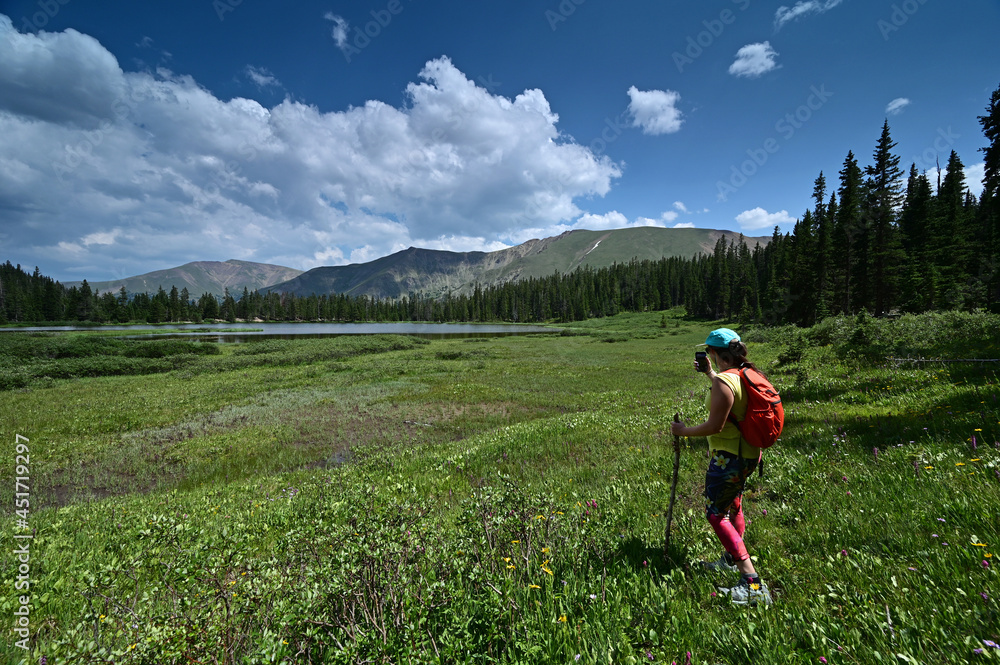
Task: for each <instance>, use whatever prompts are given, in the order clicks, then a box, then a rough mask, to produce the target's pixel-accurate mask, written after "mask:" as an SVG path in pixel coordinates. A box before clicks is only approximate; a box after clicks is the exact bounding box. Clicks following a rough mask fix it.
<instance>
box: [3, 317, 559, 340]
mask: <svg viewBox="0 0 1000 665" xmlns="http://www.w3.org/2000/svg"><path fill="white" fill-rule="evenodd" d="M213 329H215V330H220V331H223V330H224V331H225V332H212V330H213ZM74 330H121V331H124V332H128V331H135V330H158V331H162V332H160V333H157V334H143V335H134V336H133V335H125V337H137V338H141V339H162V338H181V337H183V338H192V337H197V338H198V339H202V340H206V341H216V342H223V343H232V342H243V341H246V340H247V339H248V338H250V337H253V338H254V339H260V338H263V339H308V338H317V337H332V336H336V335H377V334H382V335H415V336H418V337H424V338H428V339H447V338H452V339H453V338H472V337H503V336H507V335H529V334H534V333H550V334H554V333H558V332H559V331H560V329H559V328H545V327H542V326H532V325H523V324H513V323H506V324H505V323H496V324H494V323H400V322H393V323H190V324H177V325H151V324H146V325H133V326H113V325H107V326H39V327H31V328H3V329H0V332H55V331H74ZM185 330H188V331H191V332H184V331H185Z"/></svg>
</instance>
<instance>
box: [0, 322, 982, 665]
mask: <svg viewBox="0 0 1000 665" xmlns="http://www.w3.org/2000/svg"><path fill="white" fill-rule="evenodd" d="M916 318H917V317H914V319H916ZM984 318H989V317H987V315H978V314H977V315H953V316H952V315H949V316H937V317H935V316H928V317H926V318H924V319H919V320H910V319H906V317H904V319H905V320H901V321H897V322H878V321H871V320H865V319H862V320H861V321H855V320H853V319H851V320H843V321H841V322H839V324H836V325H835V324H830V323H827V324H825V325H824V324H821V325H820V326H817V327H816V328H814V329H812V330H810V331H796V330H791V329H785V330H754V331H747V334H746V335H745V337H746V338H747V339H749V340H750V346H751V355H752V358H753V359H754V361H755V362H757V363H758V365H759V366H761V367H762V368H763V369H764V370H765V371H767V372H768V373H769V375H770V376H771V378H772V380H773V381H774V382H775V384H776V385H777V386H778V387H779V389H780V390H781V391H782V394H783V397H784V400H785V404H786V416H787V419H788V420H787V425H786V430H785V432H784V434H783V437H782V440H781V441H780V442H779V444H777V445H776V446H775V447H774V448H772V449H770V450H769V451H767V453H765V458H766V460H767V463H766V465H765V468H766V472H765V475H764V476H763V477H758V476H754V477H753V479H752V480H751V482H750V485H749V486H748V492H747V501H746V502H745V506H746V511H747V514H748V518H749V521H750V526H749V529H748V534H747V537H748V541H747V542H748V547H749V549H750V551H751V553H752V554H753V555H754V556H755V559H756V563H757V567H758V569H759V570H760V571H761V573H762V575H763V576H764V579H765V581H766V582H767V583H768V585H769V586H770V588H771V590H772V592H773V593H774V595H775V597H776V601H777V602H776V604H775V605H774V606H772V607H770V608H749V609H748V608H738V607H733V606H731V605H730V604H728V602H727V601H726V600H725V598H724V597H722V596H721V595H720V594H718V593H717V592H716V585H718V584H724V583H731V582H732V581H733V580H730V579H728V578H727V577H725V576H722V575H719V574H712V573H707V572H704V571H702V570H700V568H699V566H698V565H697V562H698V561H699V560H700V559H708V558H712V559H714V558H715V557H716V556H717V555H718V551H719V546H718V543H717V541H716V540H715V537H714V534H713V533H712V531H711V529H710V528H709V527H708V525H707V523H706V522H705V520H704V516H703V507H702V506H703V504H702V499H701V497H700V489H701V483H702V480H703V477H704V475H703V474H704V468H705V455H704V453H705V451H704V441H703V440H691V441H687V442H685V444H684V448H683V454H682V457H681V459H682V462H681V469H680V484H679V488H678V506H677V507H675V513H674V532H673V534H672V539H671V543H672V546H671V550H670V552H669V553H668V555H669V556H668V557H667V558H666V559H665V558H664V556H663V537H664V533H663V529H664V525H665V518H664V510H665V508H666V504H667V501H668V499H669V488H670V477H671V474H672V452H671V445H670V443H671V440H670V437H669V436H668V435H667V434H666V432H668V426H667V425H668V422H669V421H670V420H671V419H672V417H673V414H674V413H675V412H679V413H680V414H681V416H682V418H683V419H685V420H688V421H692V422H700V421H701V420H702V419H703V418H704V417H705V415H706V411H705V405H704V400H705V394H706V392H705V388H706V386H707V384H706V382H705V381H704V379H703V378H701V377H699V376H697V375H695V374H694V373H693V372H692V371H691V362H692V358H691V352H692V350H693V349H692V347H693V345H694V344H696V343H699V342H701V341H703V340H704V335H705V332H706V331H707V330H708V329H710V328H711V327H715V326H716V325H718V323H716V322H692V321H688V320H686V319H684V318H683V316H682V313H681V312H671V313H669V314H668V317H667V321H666V327H661V325H660V324H661V314H660V313H655V314H654V313H650V314H643V315H638V314H633V315H622V316H620V317H615V318H612V319H607V320H601V321H588V322H582V323H579V324H574V327H573V329H572V330H569V331H568V332H566V333H564V334H563V335H527V336H518V337H502V338H494V339H474V340H435V341H432V342H424V341H419V340H413V339H412V338H401V337H391V336H386V337H380V338H365V339H351V338H344V337H340V338H333V339H328V340H308V341H303V342H258V343H247V344H244V345H238V346H225V347H222V348H216V349H215V351H214V352H208V353H203V354H197V355H195V354H187V353H185V352H184V350H183V349H181V348H180V347H177V348H178V351H179V352H178V353H176V354H174V355H170V354H168V355H165V356H164V358H165V359H166V360H167V361H169V362H175V361H176V358H178V357H181V356H186V355H195V357H193V358H191V359H190V360H187V361H185V363H184V364H182V365H178V366H177V367H176V368H174V369H168V370H165V371H160V370H158V369H154V370H150V371H149V372H147V373H144V374H137V375H124V376H122V375H105V376H90V377H70V378H55V377H50V378H48V379H44V378H35V379H32V380H31V381H30V382H29V383H28V384H27V385H25V386H23V387H20V388H18V389H15V390H7V391H5V392H0V422H3V423H4V433H3V437H4V439H5V440H8V441H9V442H10V449H9V454H8V455H7V456H5V457H4V458H3V459H0V468H2V470H3V473H4V474H5V477H8V478H12V477H14V476H15V475H20V474H19V473H17V474H15V468H14V463H15V455H14V448H15V434H20V435H22V436H25V437H28V438H29V439H30V442H29V444H28V446H29V447H30V453H31V454H30V484H31V508H30V511H31V512H30V515H29V517H28V519H29V522H30V525H31V527H32V528H33V529H35V537H34V540H32V541H30V547H31V555H30V578H31V584H32V586H31V589H30V594H31V596H30V602H31V604H30V625H31V639H30V643H29V645H30V647H31V652H30V656H29V660H28V662H38V661H39V659H40V658H41V657H42V656H45V657H46V658H47V662H48V663H50V664H51V663H106V662H116V663H157V664H161V663H188V662H192V661H194V662H220V663H222V662H229V663H241V662H247V663H259V662H275V663H278V662H288V663H308V662H313V663H318V662H368V661H373V662H374V661H377V662H407V663H409V662H456V663H458V662H476V663H485V662H525V663H527V662H539V663H541V662H580V663H609V662H659V663H671V662H672V661H675V662H679V663H682V662H685V659H686V658H687V653H688V652H690V653H691V662H692V663H709V664H714V663H728V664H730V665H735V664H737V663H748V664H749V663H761V662H766V663H817V662H820V661H819V659H820V658H821V657H822V658H825V659H826V660H827V662H829V663H956V662H957V663H961V662H998V661H1000V649H996V648H992V647H990V646H988V645H987V644H986V643H985V642H984V640H992V641H994V642H1000V607H998V601H997V598H996V596H997V594H998V593H1000V591H997V589H1000V584H998V583H997V582H998V578H997V572H996V568H997V566H998V565H1000V561H998V560H997V558H996V557H993V556H991V555H992V554H993V553H994V552H996V551H998V550H1000V523H998V520H997V517H996V516H997V511H996V510H995V506H996V505H997V503H998V499H1000V444H995V442H996V441H998V440H1000V405H998V404H997V402H998V399H1000V390H998V376H997V373H996V368H994V367H993V366H991V365H990V364H988V363H987V364H955V365H951V364H949V365H942V364H937V365H935V364H931V363H926V364H920V365H912V364H902V365H899V366H896V365H894V364H893V363H887V362H886V361H885V360H884V358H885V356H886V355H899V349H894V348H891V347H892V345H894V344H895V345H900V346H906V348H908V349H918V351H919V352H920V354H921V355H923V356H924V357H968V356H967V355H965V354H962V355H956V354H959V353H960V352H961V351H962V350H964V349H967V348H970V345H972V344H975V343H976V338H975V336H976V335H978V334H979V331H982V330H983V329H984V327H986V326H989V325H993V326H994V329H995V323H996V322H995V321H986V320H984ZM858 330H861V331H862V332H860V333H858ZM917 338H919V339H917ZM4 339H5V338H3V337H0V343H2V342H3V340H4ZM987 339H992V338H987ZM918 342H919V344H918ZM34 343H35V342H30V344H34ZM144 343H155V341H154V340H146V341H145V342H144ZM25 344H26V345H27V344H29V342H25ZM45 344H55V345H56V347H58V348H63V347H61V346H59V345H60V344H65V345H67V346H66V348H78V346H76V345H79V348H88V349H92V350H94V353H93V354H92V355H90V356H86V355H84V356H82V357H84V358H85V359H86V358H90V359H94V358H97V359H100V355H99V353H97V352H98V351H100V349H101V348H103V347H101V346H100V345H99V344H97V343H93V344H94V345H93V346H91V347H87V346H86V345H87V344H91V342H89V341H79V340H77V341H73V338H72V337H70V336H67V338H66V339H62V338H59V340H58V341H55V342H52V341H48V340H47V341H45ZM980 347H982V344H981V343H980ZM46 348H51V347H46ZM130 348H131V347H130ZM19 353H21V354H22V355H21V356H20V357H21V358H22V360H23V358H27V357H28V356H25V355H24V353H25V352H24V351H23V349H22V351H20V352H19ZM878 354H884V355H883V356H882V358H881V359H879V358H878ZM5 355H6V357H7V358H10V357H14V354H12V353H11V352H6V353H5ZM136 355H137V356H138V355H139V353H138V352H137V353H136ZM33 357H40V356H38V355H37V354H36V355H35V356H33ZM71 360H74V358H72V357H63V358H57V359H50V360H49V361H51V362H54V363H56V364H57V365H59V364H62V363H67V362H69V361H71ZM7 362H9V361H7ZM28 362H33V361H30V360H29V361H28ZM94 362H97V361H96V360H95V361H94ZM6 366H7V365H3V366H0V367H6ZM973 436H975V438H976V443H975V445H973V442H972V438H973ZM876 449H877V452H876ZM3 500H4V502H5V504H6V506H7V508H8V514H11V515H12V514H13V512H14V509H15V508H14V505H13V502H12V499H11V498H10V497H9V496H8V497H5V498H3ZM11 525H12V527H13V526H14V525H13V520H12V521H11ZM13 533H18V532H17V531H13V532H12V534H13ZM10 542H12V543H15V542H18V541H14V539H13V538H11V541H10ZM11 550H12V548H7V549H6V550H5V552H4V554H3V555H2V556H0V558H2V561H3V570H5V571H8V572H6V573H5V583H6V584H7V585H8V586H7V588H8V589H9V590H11V591H10V592H9V593H8V595H7V596H5V597H4V598H3V599H2V600H0V616H3V615H7V616H10V617H12V618H13V617H14V616H15V615H14V612H15V610H17V609H18V608H19V607H20V604H19V599H18V597H17V595H16V594H17V592H15V591H14V590H13V589H14V584H15V581H16V574H15V572H14V571H16V570H17V565H18V562H17V561H16V560H15V558H14V556H13V555H12V553H11ZM984 562H985V564H986V565H984ZM15 639H19V638H18V637H17V636H16V634H15V637H14V638H12V640H11V643H10V644H6V645H3V646H0V652H2V653H3V655H4V656H6V657H7V658H8V659H9V660H11V661H13V660H15V659H16V658H19V657H22V656H25V655H26V654H25V653H24V652H23V651H22V650H21V649H19V648H17V647H15V646H14V645H13V641H14V640H15ZM977 649H982V653H976V650H977ZM577 656H579V658H577Z"/></svg>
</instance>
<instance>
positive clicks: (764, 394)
mask: <svg viewBox="0 0 1000 665" xmlns="http://www.w3.org/2000/svg"><path fill="white" fill-rule="evenodd" d="M726 371H727V372H730V373H733V372H735V373H737V374H739V376H740V383H741V384H742V386H743V390H744V392H746V395H747V413H746V415H745V416H743V420H739V421H738V420H736V418H735V417H733V414H732V413H730V414H729V421H730V422H731V423H733V424H734V425H736V429H738V430H739V431H740V435H741V436H742V437H743V440H744V441H746V442H747V443H749V444H750V445H751V446H754V447H756V448H770V447H771V446H772V445H774V442H775V441H777V440H778V437H779V436H781V428H782V427H783V426H784V424H785V409H784V407H783V406H781V395H779V394H778V391H777V390H775V389H774V386H773V385H771V382H770V381H768V380H767V378H766V377H765V376H764V375H763V374H761V373H760V372H758V371H757V370H755V369H753V368H750V367H740V368H738V369H736V368H734V369H727V370H726Z"/></svg>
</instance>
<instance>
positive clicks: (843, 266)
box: [833, 151, 868, 314]
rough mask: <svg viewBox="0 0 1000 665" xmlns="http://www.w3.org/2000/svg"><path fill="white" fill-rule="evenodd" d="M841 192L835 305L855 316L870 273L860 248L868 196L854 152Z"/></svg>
mask: <svg viewBox="0 0 1000 665" xmlns="http://www.w3.org/2000/svg"><path fill="white" fill-rule="evenodd" d="M839 174H840V188H839V189H838V190H837V196H838V198H839V200H840V205H839V206H838V208H837V218H836V220H835V222H834V227H833V246H834V248H835V250H834V256H835V258H836V260H835V262H834V279H833V287H834V302H835V303H836V304H835V311H837V312H843V313H847V314H853V313H854V312H855V311H856V310H855V307H854V306H855V299H856V297H857V296H856V295H855V292H856V291H857V282H858V281H859V279H860V278H859V272H864V273H866V272H867V270H868V266H867V263H866V262H865V261H866V259H867V254H866V253H865V254H863V256H862V260H861V261H860V266H859V259H858V257H857V247H858V246H859V245H860V246H861V247H862V249H864V247H865V246H866V243H867V238H866V234H867V229H866V227H865V226H864V225H863V223H862V219H861V205H862V198H863V196H864V191H863V183H862V180H861V167H859V166H858V160H857V158H856V157H855V156H854V152H853V151H848V153H847V157H846V158H845V159H844V166H843V168H842V169H841V170H840V172H839Z"/></svg>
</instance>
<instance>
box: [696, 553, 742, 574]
mask: <svg viewBox="0 0 1000 665" xmlns="http://www.w3.org/2000/svg"><path fill="white" fill-rule="evenodd" d="M701 565H702V567H703V568H705V570H711V571H714V572H726V573H736V572H739V569H738V568H737V567H736V560H735V559H733V557H732V555H731V554H730V553H729V552H723V553H722V556H720V557H719V559H718V560H717V561H702V562H701Z"/></svg>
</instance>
